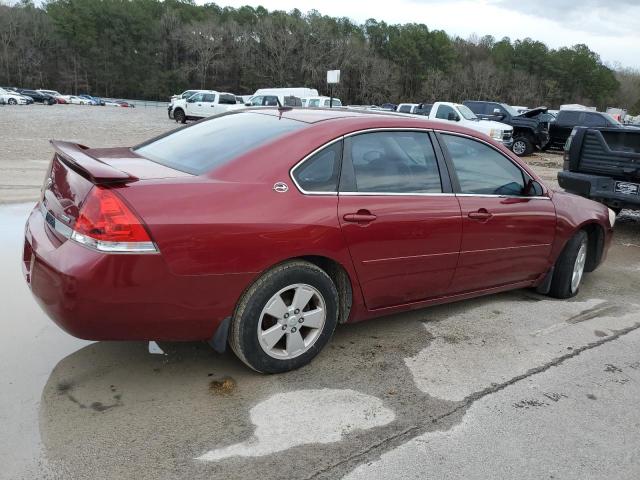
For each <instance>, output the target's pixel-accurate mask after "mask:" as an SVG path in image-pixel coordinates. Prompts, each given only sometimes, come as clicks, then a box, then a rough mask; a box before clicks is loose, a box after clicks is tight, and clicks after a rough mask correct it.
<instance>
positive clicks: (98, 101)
mask: <svg viewBox="0 0 640 480" xmlns="http://www.w3.org/2000/svg"><path fill="white" fill-rule="evenodd" d="M32 103H42V104H44V105H55V104H73V105H100V106H113V107H134V106H135V105H133V104H132V103H129V102H126V101H124V100H117V99H113V98H100V97H95V96H92V95H89V94H82V95H63V94H61V93H60V92H58V91H56V90H44V89H38V90H32V89H28V88H16V87H0V104H6V105H30V104H32Z"/></svg>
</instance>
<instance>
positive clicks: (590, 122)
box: [584, 113, 607, 127]
mask: <svg viewBox="0 0 640 480" xmlns="http://www.w3.org/2000/svg"><path fill="white" fill-rule="evenodd" d="M584 126H585V127H606V126H607V122H606V120H605V119H604V117H603V116H602V115H598V114H597V113H587V114H586V116H585V119H584Z"/></svg>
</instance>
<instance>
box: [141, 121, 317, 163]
mask: <svg viewBox="0 0 640 480" xmlns="http://www.w3.org/2000/svg"><path fill="white" fill-rule="evenodd" d="M305 125H306V124H305V123H303V122H298V121H296V120H291V119H288V118H280V117H277V116H275V115H264V114H260V113H255V112H243V113H232V114H226V115H220V116H217V117H212V118H210V119H208V120H204V121H202V122H198V123H195V124H193V125H191V126H189V127H187V128H181V129H180V130H176V131H174V132H172V133H169V134H168V135H164V136H162V137H160V138H156V139H155V140H151V141H150V142H148V143H144V144H142V145H140V146H138V147H135V148H134V151H135V152H136V153H137V154H138V155H142V156H143V157H146V158H148V159H149V160H153V161H154V162H156V163H159V164H161V165H165V166H167V167H171V168H175V169H176V170H180V171H183V172H187V173H191V174H193V175H200V174H202V173H204V172H207V171H210V170H212V169H214V168H216V167H219V166H221V165H224V164H226V163H227V162H229V161H231V160H233V159H234V158H237V157H239V156H240V155H244V154H245V153H247V152H248V151H249V150H253V149H254V148H257V147H259V146H261V145H263V144H266V143H268V142H271V141H273V140H276V139H278V138H279V137H281V136H282V135H285V134H286V133H289V132H292V131H294V130H298V129H300V128H303V127H304V126H305Z"/></svg>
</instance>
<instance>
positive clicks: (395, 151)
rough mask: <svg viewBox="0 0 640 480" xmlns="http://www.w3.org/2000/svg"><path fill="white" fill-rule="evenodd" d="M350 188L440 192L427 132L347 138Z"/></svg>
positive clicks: (391, 191)
mask: <svg viewBox="0 0 640 480" xmlns="http://www.w3.org/2000/svg"><path fill="white" fill-rule="evenodd" d="M346 145H347V152H346V154H347V155H349V158H350V160H351V165H352V166H353V182H352V183H353V185H352V186H351V187H349V188H347V189H346V190H347V191H348V190H352V191H356V192H370V193H377V192H379V193H407V194H411V193H441V192H442V183H441V181H440V171H439V169H438V163H437V160H436V156H435V153H434V150H433V146H432V145H431V140H430V138H429V135H428V134H427V133H423V132H375V133H363V134H360V135H355V136H353V137H350V138H349V139H348V143H347V144H346Z"/></svg>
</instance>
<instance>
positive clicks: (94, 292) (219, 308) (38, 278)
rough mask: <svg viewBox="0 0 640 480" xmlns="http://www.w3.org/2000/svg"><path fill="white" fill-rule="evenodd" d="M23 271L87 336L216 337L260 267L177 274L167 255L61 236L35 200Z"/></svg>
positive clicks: (63, 323) (55, 316)
mask: <svg viewBox="0 0 640 480" xmlns="http://www.w3.org/2000/svg"><path fill="white" fill-rule="evenodd" d="M22 267H23V273H24V276H25V279H26V281H27V283H28V284H29V287H30V288H31V291H32V293H33V295H34V297H35V298H36V300H37V301H38V303H39V304H40V306H41V307H42V309H43V310H44V311H45V312H46V313H47V315H48V316H49V317H50V318H51V319H52V320H53V321H54V322H55V323H56V324H57V325H58V326H60V327H61V328H62V329H63V330H65V331H66V332H68V333H70V334H71V335H73V336H75V337H78V338H84V339H87V340H164V341H180V340H189V341H193V340H209V339H210V338H211V337H212V336H213V335H214V333H215V331H216V330H217V328H218V326H219V325H220V324H221V323H222V321H223V320H224V319H225V318H226V317H229V316H230V315H231V314H232V313H233V309H234V308H235V304H236V302H237V300H238V298H239V297H240V295H241V294H242V291H243V290H244V288H245V287H246V285H247V284H248V283H250V282H251V281H252V280H253V277H254V275H253V274H231V275H175V274H173V273H171V272H170V271H169V269H168V267H167V265H166V262H165V261H164V258H163V257H162V255H161V254H156V255H149V254H146V255H133V254H131V255H127V254H104V253H100V252H96V251H93V250H91V249H89V248H86V247H84V246H82V245H80V244H78V243H76V242H74V241H72V240H67V241H66V242H64V243H61V242H60V241H59V240H58V239H57V238H56V237H54V236H53V235H52V234H51V232H50V231H49V229H48V226H47V225H46V224H45V221H44V218H43V217H42V214H41V213H40V210H39V209H38V208H37V207H36V209H34V211H33V212H32V213H31V215H30V216H29V219H28V220H27V225H26V229H25V244H24V251H23V262H22Z"/></svg>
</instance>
